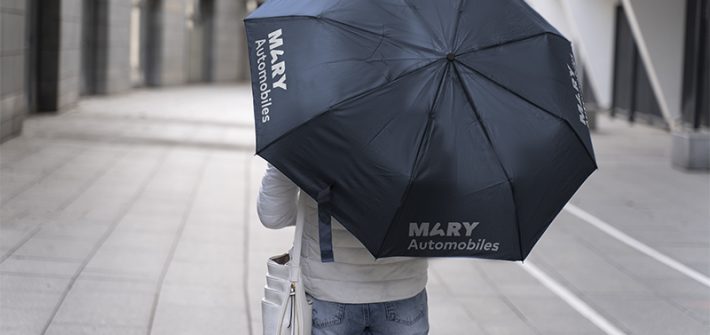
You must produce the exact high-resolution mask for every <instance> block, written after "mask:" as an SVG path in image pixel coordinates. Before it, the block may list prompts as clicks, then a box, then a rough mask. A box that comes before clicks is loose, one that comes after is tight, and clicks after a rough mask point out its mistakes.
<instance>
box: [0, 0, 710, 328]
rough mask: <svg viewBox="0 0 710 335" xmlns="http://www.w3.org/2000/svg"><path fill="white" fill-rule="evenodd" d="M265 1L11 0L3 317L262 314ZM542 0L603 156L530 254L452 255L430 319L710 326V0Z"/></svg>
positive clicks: (100, 324) (276, 237) (2, 103)
mask: <svg viewBox="0 0 710 335" xmlns="http://www.w3.org/2000/svg"><path fill="white" fill-rule="evenodd" d="M259 3H260V1H257V0H0V29H1V31H0V37H1V38H2V39H1V40H0V78H1V80H0V116H1V118H0V142H1V143H2V144H1V145H0V166H1V170H0V206H1V207H0V333H2V334H259V333H260V332H261V328H260V327H261V325H260V322H261V321H260V307H259V306H260V305H259V300H260V297H261V294H262V287H263V285H264V273H265V266H264V263H265V260H266V258H267V257H268V256H271V255H273V254H276V253H279V252H282V251H284V250H286V249H287V248H288V246H289V244H290V240H291V238H292V231H290V230H288V229H287V230H283V231H267V230H266V229H264V228H263V227H261V225H260V224H259V221H258V219H257V217H256V214H255V211H254V209H255V208H254V206H255V196H256V194H257V192H258V187H259V183H260V178H261V175H262V174H263V168H264V165H265V163H264V162H263V160H261V159H260V158H258V157H255V156H254V155H253V153H254V149H253V148H254V133H253V114H252V100H251V91H250V86H249V84H248V80H249V69H248V63H247V50H246V49H247V48H246V44H245V43H246V42H245V36H244V31H243V23H242V19H243V18H244V17H245V15H247V14H248V13H249V12H250V11H252V10H254V9H255V8H256V7H257V6H258V5H259ZM528 3H529V4H530V5H531V6H533V7H534V8H535V9H537V10H538V11H539V12H540V13H541V14H542V15H543V16H544V17H545V18H546V19H547V20H548V21H550V22H551V23H552V24H553V25H554V26H556V27H557V28H558V29H559V30H560V32H561V33H563V34H564V35H565V36H567V37H568V38H569V39H570V40H571V41H572V42H573V45H574V47H575V51H576V56H577V58H578V62H577V64H578V67H579V69H578V70H579V71H580V76H581V77H582V82H583V93H584V100H585V103H586V106H587V109H588V110H589V112H590V115H591V116H592V122H591V127H592V129H593V130H594V135H593V137H594V138H593V141H594V145H595V149H596V153H597V157H598V160H599V166H600V170H599V171H598V172H596V173H595V174H594V175H593V176H592V177H591V178H590V179H589V181H588V182H587V183H586V184H585V185H584V186H583V187H582V189H581V190H580V191H579V192H578V194H577V195H575V197H574V198H573V200H572V201H571V202H570V206H568V207H566V208H565V210H563V212H562V213H561V214H560V216H559V217H558V218H557V220H556V222H555V223H553V225H552V226H551V227H550V229H549V230H548V232H547V233H546V235H545V236H544V237H543V238H542V239H541V241H540V242H539V244H538V246H536V249H535V250H534V251H533V253H532V254H531V256H530V258H529V260H526V261H525V264H522V265H521V264H518V263H502V262H491V261H482V260H435V261H432V265H431V270H430V280H429V282H430V284H429V286H428V287H429V299H430V318H431V324H432V334H597V333H607V334H624V333H628V334H710V278H709V276H710V174H708V171H709V170H710V102H709V100H710V72H709V71H710V50H709V48H710V24H709V20H710V1H708V0H528Z"/></svg>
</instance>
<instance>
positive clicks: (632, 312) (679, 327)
mask: <svg viewBox="0 0 710 335" xmlns="http://www.w3.org/2000/svg"><path fill="white" fill-rule="evenodd" d="M587 298H588V299H589V300H591V301H592V302H593V303H594V305H595V306H598V308H600V309H602V310H604V311H605V313H606V314H608V315H613V316H614V319H615V321H616V322H617V323H618V324H619V325H620V326H621V327H623V328H624V329H627V330H628V331H629V332H630V333H633V334H707V333H709V332H710V326H708V325H702V324H701V323H700V322H699V321H697V320H695V319H693V318H692V317H690V316H688V315H687V314H685V313H683V312H682V311H680V310H678V309H677V308H675V307H674V306H672V305H670V304H668V303H666V302H663V301H658V300H657V299H654V298H643V297H626V296H607V295H604V296H597V295H589V296H587Z"/></svg>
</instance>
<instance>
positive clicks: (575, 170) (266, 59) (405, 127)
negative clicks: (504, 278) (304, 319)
mask: <svg viewBox="0 0 710 335" xmlns="http://www.w3.org/2000/svg"><path fill="white" fill-rule="evenodd" d="M245 24H246V32H247V39H248V43H249V58H250V65H251V74H252V89H253V94H254V113H255V120H256V146H257V154H258V155H260V156H262V157H263V158H265V159H266V160H267V161H269V162H270V163H271V164H273V165H274V166H275V167H277V168H278V169H279V170H280V171H282V172H283V173H284V174H285V175H287V176H288V177H289V178H290V179H291V180H293V181H294V182H295V183H296V184H297V185H298V186H299V187H301V189H302V190H303V191H305V192H306V193H308V194H309V195H310V196H311V197H313V198H314V199H316V200H318V202H319V206H320V208H319V210H320V213H321V247H322V249H324V250H322V256H323V257H324V259H325V258H329V256H328V253H329V247H328V245H327V243H325V242H327V240H328V238H329V236H328V234H329V230H327V229H323V228H324V226H326V225H327V224H328V223H329V221H330V220H329V216H330V215H332V216H333V217H334V218H336V219H337V220H338V221H339V222H340V223H341V224H342V225H343V226H344V227H345V228H347V229H348V230H349V231H350V232H351V233H352V234H353V235H355V236H356V237H357V238H358V239H359V240H360V241H361V242H362V243H363V245H364V246H365V247H366V248H367V249H368V250H369V251H370V252H371V253H372V254H373V255H374V256H375V257H389V256H422V257H439V256H446V257H448V256H470V257H480V258H492V259H505V260H521V259H524V258H525V257H526V256H527V255H528V254H529V253H530V251H531V249H532V247H533V245H534V244H535V243H536V242H537V241H538V239H539V238H540V237H541V235H542V234H543V232H544V231H545V229H546V228H547V227H548V226H549V225H550V223H551V222H552V220H553V219H554V217H555V216H556V215H557V214H558V213H559V211H560V210H561V209H562V207H563V206H564V204H565V203H566V202H567V201H568V200H569V199H570V198H571V197H572V195H573V194H574V192H575V191H576V190H577V189H578V188H579V187H580V186H581V184H582V183H583V182H584V180H585V179H586V178H587V177H588V176H589V175H590V174H591V173H592V172H593V171H594V170H595V169H596V163H595V159H594V153H593V149H592V143H591V140H590V136H589V130H588V128H587V116H586V113H585V111H584V105H583V103H582V98H581V93H580V87H579V84H578V82H577V75H576V72H575V63H574V56H573V54H572V49H571V46H570V43H569V42H568V41H567V40H566V39H565V38H564V37H562V36H561V35H560V33H559V32H558V31H556V30H555V29H554V28H553V27H552V26H550V25H549V24H548V23H547V22H546V21H545V20H543V19H542V18H541V17H540V16H539V15H538V14H537V13H536V12H535V11H533V10H532V9H531V8H530V7H529V6H528V5H527V4H525V2H524V1H522V0H436V1H431V0H351V1H333V0H271V1H268V2H266V3H265V4H264V5H262V6H261V7H260V8H258V9H257V10H256V11H254V12H253V13H252V14H251V15H249V17H247V18H246V19H245ZM336 257H337V255H336Z"/></svg>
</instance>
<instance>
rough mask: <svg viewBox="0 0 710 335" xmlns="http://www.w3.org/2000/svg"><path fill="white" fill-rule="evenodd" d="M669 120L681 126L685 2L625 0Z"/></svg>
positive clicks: (642, 55) (642, 52)
mask: <svg viewBox="0 0 710 335" xmlns="http://www.w3.org/2000/svg"><path fill="white" fill-rule="evenodd" d="M621 2H622V4H623V5H624V9H625V10H626V14H627V15H628V18H629V23H630V24H631V30H632V31H633V34H634V39H635V40H636V44H637V45H638V48H639V53H640V55H641V59H642V60H643V63H644V66H645V67H646V71H647V73H648V76H649V79H650V81H651V86H652V87H653V91H654V93H655V95H656V98H657V99H658V103H659V105H660V107H661V111H662V112H663V116H664V118H665V119H666V122H667V123H668V124H669V125H670V127H671V129H672V130H676V129H678V127H679V126H680V116H681V92H682V77H683V59H684V58H683V50H684V48H683V46H684V41H685V15H686V13H685V7H686V2H685V1H666V0H622V1H621Z"/></svg>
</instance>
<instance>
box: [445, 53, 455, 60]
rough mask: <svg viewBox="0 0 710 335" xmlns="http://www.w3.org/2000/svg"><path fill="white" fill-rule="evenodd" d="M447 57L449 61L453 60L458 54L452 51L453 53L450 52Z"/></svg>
mask: <svg viewBox="0 0 710 335" xmlns="http://www.w3.org/2000/svg"><path fill="white" fill-rule="evenodd" d="M446 59H448V60H449V62H453V61H454V59H456V54H455V53H453V52H451V53H449V54H448V55H446Z"/></svg>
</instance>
